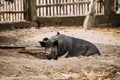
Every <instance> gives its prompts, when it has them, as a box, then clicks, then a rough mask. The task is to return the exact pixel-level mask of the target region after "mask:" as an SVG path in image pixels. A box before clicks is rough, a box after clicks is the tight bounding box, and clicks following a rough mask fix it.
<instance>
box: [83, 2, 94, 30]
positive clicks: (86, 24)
mask: <svg viewBox="0 0 120 80" xmlns="http://www.w3.org/2000/svg"><path fill="white" fill-rule="evenodd" d="M94 19H95V0H91V4H90V9H89V12H88V15H87V16H86V18H85V20H84V23H83V29H84V30H87V29H90V27H93V25H94Z"/></svg>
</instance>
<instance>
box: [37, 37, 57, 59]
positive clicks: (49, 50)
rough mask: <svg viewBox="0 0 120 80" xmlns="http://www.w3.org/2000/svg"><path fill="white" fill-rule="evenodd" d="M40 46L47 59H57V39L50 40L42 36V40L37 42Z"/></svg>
mask: <svg viewBox="0 0 120 80" xmlns="http://www.w3.org/2000/svg"><path fill="white" fill-rule="evenodd" d="M39 43H40V45H41V47H44V48H45V54H46V56H47V57H48V59H57V55H58V54H57V46H58V41H57V40H54V41H53V40H51V39H48V38H44V39H43V40H42V41H40V42H39Z"/></svg>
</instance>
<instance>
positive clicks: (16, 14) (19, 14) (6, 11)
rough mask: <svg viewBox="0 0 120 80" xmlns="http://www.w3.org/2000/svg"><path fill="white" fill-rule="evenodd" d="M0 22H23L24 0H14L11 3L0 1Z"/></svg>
mask: <svg viewBox="0 0 120 80" xmlns="http://www.w3.org/2000/svg"><path fill="white" fill-rule="evenodd" d="M0 2H1V6H0V22H1V23H3V22H19V21H25V16H24V14H25V9H24V6H25V4H24V3H25V0H14V2H13V3H10V2H5V0H0Z"/></svg>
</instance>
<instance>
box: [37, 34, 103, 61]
mask: <svg viewBox="0 0 120 80" xmlns="http://www.w3.org/2000/svg"><path fill="white" fill-rule="evenodd" d="M39 43H40V45H41V46H42V47H45V51H47V50H48V52H45V53H47V54H48V55H47V57H48V59H58V57H59V56H62V55H64V54H65V53H67V55H66V57H73V56H79V55H83V56H90V55H94V54H98V55H101V54H100V51H99V50H98V48H97V47H96V46H95V45H94V44H92V43H90V42H88V41H85V40H83V39H78V38H74V37H70V36H66V35H63V34H60V33H59V32H58V33H57V35H55V36H52V37H51V38H50V39H48V38H44V39H43V41H40V42H39Z"/></svg>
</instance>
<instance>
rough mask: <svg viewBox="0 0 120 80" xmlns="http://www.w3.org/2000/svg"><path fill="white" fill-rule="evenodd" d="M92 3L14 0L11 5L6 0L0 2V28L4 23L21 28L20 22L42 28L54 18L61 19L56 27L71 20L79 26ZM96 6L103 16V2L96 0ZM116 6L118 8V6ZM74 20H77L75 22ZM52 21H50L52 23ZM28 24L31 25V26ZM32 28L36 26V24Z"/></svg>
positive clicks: (99, 13) (54, 0)
mask: <svg viewBox="0 0 120 80" xmlns="http://www.w3.org/2000/svg"><path fill="white" fill-rule="evenodd" d="M114 1H116V0H114ZM90 2H91V0H14V2H13V3H9V2H5V0H0V3H1V5H0V28H3V27H5V25H4V26H3V25H1V24H3V23H5V24H6V23H14V24H11V26H13V27H17V26H20V27H21V25H20V24H16V23H18V22H19V23H21V22H22V25H23V22H25V23H26V24H27V25H26V26H27V27H28V26H30V25H31V23H33V22H35V25H36V21H37V24H38V25H40V26H41V25H44V24H46V21H47V19H52V18H54V19H52V20H53V21H54V20H55V21H56V20H59V19H61V20H59V21H56V23H55V22H54V23H55V25H59V24H60V25H61V24H63V25H64V24H66V22H65V23H62V22H61V21H63V20H66V21H68V20H70V21H72V22H73V23H76V22H77V25H81V24H82V22H83V20H84V17H85V16H86V15H87V14H88V11H89V9H90ZM95 5H96V7H95V8H96V15H101V16H103V15H104V6H103V2H102V1H101V0H96V3H95ZM114 5H115V6H117V4H114ZM55 18H56V19H55ZM58 18H59V19H58ZM65 18H66V19H65ZM68 18H70V19H68ZM73 18H74V19H75V20H73ZM78 18H79V20H78ZM67 19H68V20H67ZM42 20H43V21H42ZM45 20H46V21H45ZM52 20H49V21H50V22H51V21H52ZM77 20H78V21H77ZM50 22H49V23H50ZM80 22H81V23H80ZM28 23H30V25H29V24H28ZM52 23H53V22H51V23H50V25H51V24H52ZM70 23H71V22H70ZM7 26H8V27H9V26H10V25H9V24H8V25H7ZM23 26H25V25H23ZM31 26H34V24H33V25H31Z"/></svg>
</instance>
